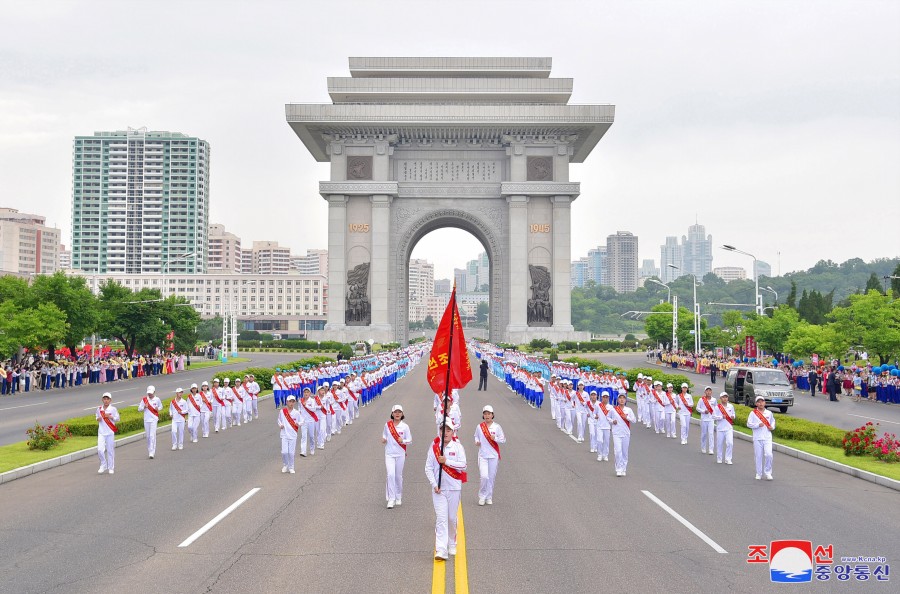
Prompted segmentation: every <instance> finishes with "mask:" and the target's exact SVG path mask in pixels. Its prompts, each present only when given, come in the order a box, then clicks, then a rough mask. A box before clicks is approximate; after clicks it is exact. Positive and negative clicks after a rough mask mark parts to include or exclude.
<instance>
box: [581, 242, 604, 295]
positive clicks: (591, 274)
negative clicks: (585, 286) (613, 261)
mask: <svg viewBox="0 0 900 594" xmlns="http://www.w3.org/2000/svg"><path fill="white" fill-rule="evenodd" d="M606 266H607V260H606V246H605V245H600V246H597V247H595V248H594V249H592V250H588V255H587V271H586V273H585V279H584V280H585V282H587V281H589V280H590V281H594V283H595V284H597V285H605V284H609V283H607V282H606V277H607V276H609V272H608V271H607V269H606Z"/></svg>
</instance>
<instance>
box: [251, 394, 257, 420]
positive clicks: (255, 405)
mask: <svg viewBox="0 0 900 594" xmlns="http://www.w3.org/2000/svg"><path fill="white" fill-rule="evenodd" d="M252 404H253V406H252V409H253V418H255V419H258V418H259V398H257V397H256V396H254V397H253V400H252Z"/></svg>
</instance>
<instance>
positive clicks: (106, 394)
mask: <svg viewBox="0 0 900 594" xmlns="http://www.w3.org/2000/svg"><path fill="white" fill-rule="evenodd" d="M100 398H112V394H110V393H109V392H104V393H103V396H101V397H100Z"/></svg>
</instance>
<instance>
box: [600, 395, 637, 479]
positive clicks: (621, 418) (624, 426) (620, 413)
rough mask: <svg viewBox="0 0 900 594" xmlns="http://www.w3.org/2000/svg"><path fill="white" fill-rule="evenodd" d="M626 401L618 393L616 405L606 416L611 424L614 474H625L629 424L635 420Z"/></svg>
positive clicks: (629, 438)
mask: <svg viewBox="0 0 900 594" xmlns="http://www.w3.org/2000/svg"><path fill="white" fill-rule="evenodd" d="M627 401H628V400H627V398H626V397H625V396H624V395H621V394H620V395H619V404H618V406H614V407H612V409H610V411H609V415H608V416H607V417H606V418H607V419H608V420H609V422H610V424H611V425H612V437H613V443H614V444H615V450H616V451H615V454H616V476H625V471H626V470H628V446H629V445H630V443H631V424H632V423H634V422H636V421H637V419H636V418H635V416H634V413H633V412H632V411H631V409H630V408H628V407H627V406H625V403H626V402H627Z"/></svg>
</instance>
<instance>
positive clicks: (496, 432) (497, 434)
mask: <svg viewBox="0 0 900 594" xmlns="http://www.w3.org/2000/svg"><path fill="white" fill-rule="evenodd" d="M481 426H482V423H478V426H477V427H475V445H476V446H478V448H479V449H478V457H480V458H484V459H485V460H488V459H492V458H499V457H500V454H499V453H498V452H497V450H495V449H494V448H493V446H492V445H491V444H489V443H488V440H487V439H485V437H484V432H483V431H482V430H481ZM488 433H489V434H490V436H491V438H493V440H494V441H496V442H497V443H506V435H505V434H504V433H503V427H501V426H500V425H499V423H494V422H493V421H491V423H490V425H488Z"/></svg>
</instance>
